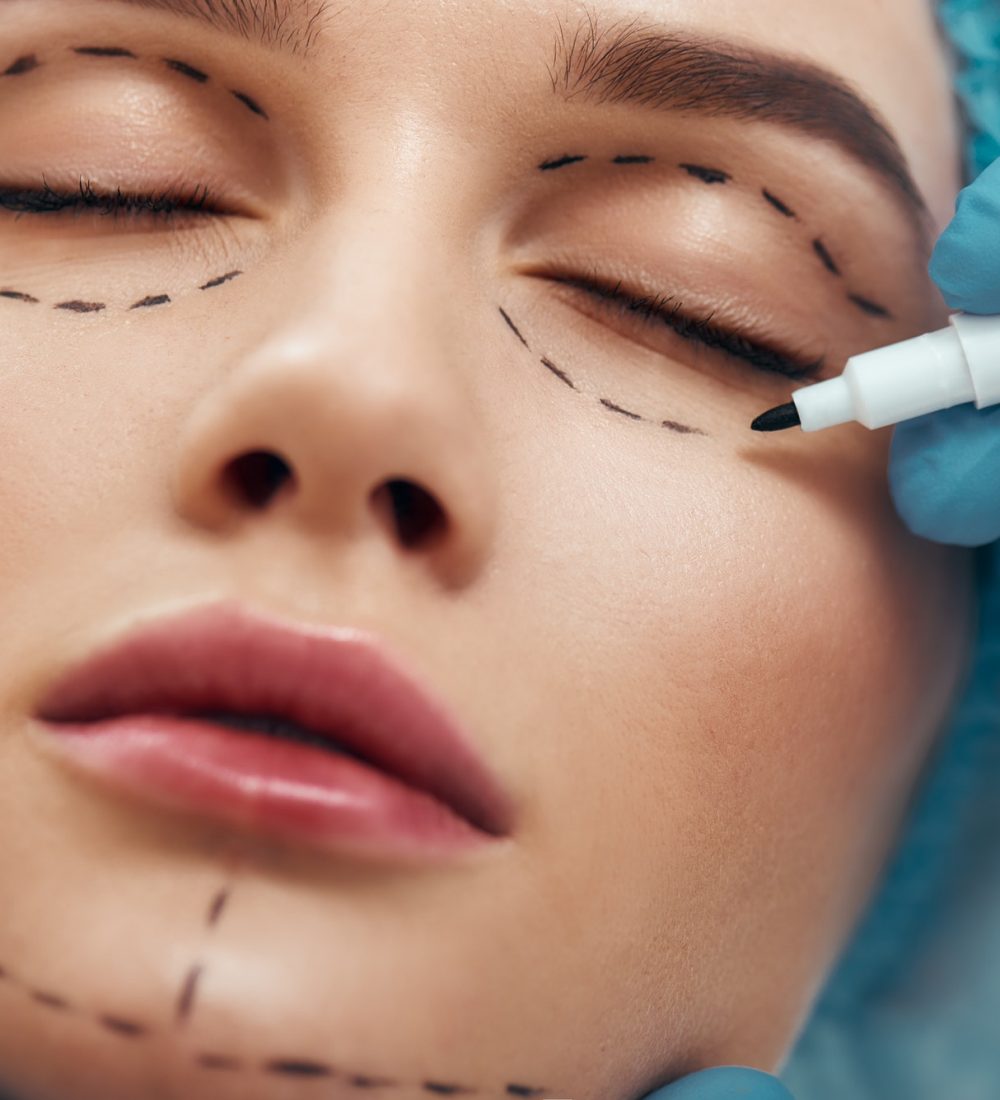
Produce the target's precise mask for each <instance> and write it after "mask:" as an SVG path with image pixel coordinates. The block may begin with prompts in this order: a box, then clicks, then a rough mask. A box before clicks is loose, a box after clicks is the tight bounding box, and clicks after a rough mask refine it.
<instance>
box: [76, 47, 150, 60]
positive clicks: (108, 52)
mask: <svg viewBox="0 0 1000 1100" xmlns="http://www.w3.org/2000/svg"><path fill="white" fill-rule="evenodd" d="M70 49H71V50H72V51H73V53H78V54H81V55H82V56H83V57H128V58H130V59H131V60H132V61H138V59H139V57H138V54H134V53H133V52H132V51H131V50H127V49H126V48H125V47H124V46H71V47H70Z"/></svg>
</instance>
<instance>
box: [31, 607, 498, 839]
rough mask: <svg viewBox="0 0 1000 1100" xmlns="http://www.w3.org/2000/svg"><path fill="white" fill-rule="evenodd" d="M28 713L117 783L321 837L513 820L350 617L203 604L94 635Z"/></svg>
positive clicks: (478, 829) (396, 835) (409, 833)
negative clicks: (105, 640)
mask: <svg viewBox="0 0 1000 1100" xmlns="http://www.w3.org/2000/svg"><path fill="white" fill-rule="evenodd" d="M36 717H37V718H38V719H39V725H38V730H39V736H40V743H41V744H42V745H43V747H44V748H45V749H46V750H48V751H50V752H52V753H53V754H55V755H56V756H58V757H60V758H62V759H63V760H65V761H66V762H67V763H69V764H70V765H72V766H75V767H78V768H80V769H82V770H83V771H86V772H88V773H89V774H91V775H93V776H97V777H98V778H101V779H103V780H105V781H106V782H108V783H110V784H111V785H112V786H115V787H118V788H120V789H126V790H128V791H129V792H131V793H133V794H138V795H141V796H143V797H144V798H147V799H149V800H150V801H153V802H156V803H159V804H160V805H166V806H171V807H173V808H175V809H178V810H183V811H185V812H187V813H195V814H197V815H200V816H204V817H209V818H212V819H215V820H223V821H228V822H231V823H233V824H236V825H238V826H240V827H241V828H251V829H253V830H262V831H264V832H268V833H274V834H277V835H281V836H285V837H290V838H292V839H296V840H304V841H305V842H306V843H310V844H319V845H320V846H323V847H328V848H339V849H345V850H351V851H365V852H366V853H368V854H376V853H378V852H382V853H383V854H400V853H405V854H410V855H413V854H415V853H417V852H418V851H420V852H422V853H423V854H425V855H428V854H430V855H434V854H436V855H441V854H449V853H454V852H455V851H456V850H458V849H464V848H467V847H468V846H469V845H470V844H482V843H488V842H490V841H496V840H498V839H500V838H503V837H505V836H507V835H509V833H510V830H511V829H512V826H513V816H512V804H511V802H510V800H509V798H508V796H507V794H506V792H504V791H503V789H502V788H501V786H500V784H499V782H498V781H497V780H496V779H495V777H494V776H493V775H492V774H491V772H490V771H489V770H488V769H487V767H486V766H485V764H484V763H483V762H482V761H481V760H480V759H479V757H478V756H477V754H476V753H475V752H474V750H473V749H472V747H471V743H470V741H469V739H468V738H467V736H466V735H465V733H464V732H463V731H462V730H461V729H460V728H459V726H458V724H457V722H456V720H455V719H454V718H453V717H452V716H451V715H450V714H449V712H448V711H447V709H446V708H445V707H444V705H443V704H442V703H441V702H440V701H438V700H436V699H434V698H433V697H432V696H431V694H430V692H429V691H427V690H426V689H425V688H423V687H422V686H421V685H419V683H418V682H417V681H416V680H415V679H414V678H413V677H411V676H410V675H408V674H407V673H405V672H404V671H403V670H402V668H401V667H400V666H399V665H398V664H397V662H396V661H392V660H390V659H389V658H388V656H387V655H386V654H385V652H384V648H383V647H382V646H381V645H380V644H379V643H378V642H377V641H376V640H375V639H373V638H372V637H370V636H368V635H366V634H364V633H362V632H360V631H358V630H355V629H352V628H336V627H303V626H301V625H298V624H291V623H287V622H283V621H280V620H278V619H276V618H274V617H270V616H262V615H259V614H250V613H249V612H247V611H245V610H242V609H240V608H239V607H235V606H233V605H228V604H223V605H215V606H210V607H208V608H205V609H202V610H201V611H198V612H195V613H193V614H189V615H187V616H184V617H183V618H178V619H172V620H167V621H163V622H159V623H157V624H154V625H153V626H152V627H147V628H146V629H145V630H142V631H140V632H137V633H135V634H133V635H131V636H129V637H128V638H126V639H125V640H124V641H123V642H121V643H119V644H117V645H115V646H112V647H108V648H103V649H101V650H99V651H98V652H97V653H96V654H95V655H93V656H91V657H90V658H89V659H87V660H85V661H83V662H82V663H81V664H80V665H78V666H76V667H75V668H73V669H71V670H70V671H69V672H68V673H66V674H65V675H64V676H62V677H61V678H60V679H59V680H58V681H57V682H56V683H55V684H54V685H53V686H52V688H51V689H50V690H49V691H48V693H47V694H46V695H45V697H44V698H43V699H42V701H41V702H40V704H39V705H38V707H37V709H36Z"/></svg>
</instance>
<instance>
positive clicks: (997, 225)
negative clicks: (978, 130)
mask: <svg viewBox="0 0 1000 1100" xmlns="http://www.w3.org/2000/svg"><path fill="white" fill-rule="evenodd" d="M930 273H931V278H932V279H933V280H934V282H936V283H937V285H938V287H939V288H940V289H941V293H942V294H943V295H944V298H945V301H946V302H947V303H948V305H949V306H950V307H951V308H952V309H960V310H964V311H965V312H966V313H1000V160H996V161H994V162H993V163H992V164H991V165H990V166H989V168H987V169H986V170H985V171H984V172H983V173H982V174H981V175H980V176H979V177H978V178H977V179H976V180H975V181H974V182H973V183H971V184H969V186H968V187H966V188H965V189H964V190H963V191H961V192H960V193H959V196H958V200H957V202H956V204H955V217H954V218H953V219H952V221H951V223H950V224H949V226H948V228H947V229H946V230H945V231H944V233H943V234H942V235H941V237H940V239H939V240H938V242H937V245H936V246H935V248H934V253H933V255H932V256H931V262H930Z"/></svg>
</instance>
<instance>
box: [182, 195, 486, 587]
mask: <svg viewBox="0 0 1000 1100" xmlns="http://www.w3.org/2000/svg"><path fill="white" fill-rule="evenodd" d="M376 224H377V223H376V222H375V221H373V222H372V223H371V224H369V225H367V226H366V225H365V223H364V219H362V218H360V217H355V218H354V219H353V220H352V225H353V230H352V240H353V242H354V243H353V245H352V244H351V243H350V242H346V241H344V240H343V239H341V240H340V241H339V242H338V247H336V248H333V247H330V248H328V249H326V250H325V249H324V248H323V245H322V241H320V240H317V239H316V238H315V237H314V238H313V246H311V247H312V248H313V251H312V252H310V253H309V254H308V255H304V256H302V257H300V262H299V263H298V264H297V265H296V267H295V274H294V277H289V278H288V279H287V280H286V281H284V282H283V283H282V284H281V290H280V292H279V294H278V296H277V298H276V297H275V280H274V277H273V276H271V275H267V276H263V275H261V276H259V280H260V282H261V283H262V284H266V285H262V286H260V287H258V288H255V287H254V282H253V275H252V273H250V274H249V275H248V276H247V277H245V282H244V286H243V288H241V289H242V290H243V293H244V296H245V298H244V300H246V297H252V296H253V295H254V293H255V289H256V290H257V292H258V293H260V294H261V295H262V296H263V293H264V292H265V291H266V292H267V295H268V296H269V300H270V302H271V305H270V306H269V307H268V310H267V314H268V316H269V317H271V316H273V317H277V318H280V320H278V321H276V322H268V321H257V320H254V319H252V317H250V316H247V317H246V318H245V319H244V320H243V321H242V322H241V321H240V319H239V318H238V317H234V318H233V325H234V330H235V331H236V332H240V333H247V332H249V333H252V335H248V336H244V337H242V340H243V344H244V346H243V349H242V350H241V351H239V352H237V353H236V354H235V355H234V356H233V357H232V358H231V359H230V360H229V361H228V362H227V363H225V364H223V365H222V366H219V367H216V370H217V373H218V383H217V384H216V385H214V386H212V387H210V388H209V389H208V390H207V391H206V392H205V393H204V394H203V396H202V397H201V399H200V400H199V401H198V402H197V403H196V405H195V407H194V408H193V410H192V411H191V414H190V416H189V417H188V419H187V420H186V422H185V423H184V427H183V430H182V432H181V437H180V439H179V442H178V449H177V453H176V459H175V461H174V463H173V466H172V470H173V477H172V485H171V495H172V498H173V505H174V509H175V511H176V513H177V514H178V515H179V516H180V517H181V518H182V519H183V520H184V521H185V522H187V523H189V524H192V525H195V526H197V527H200V528H202V529H205V530H209V531H212V532H214V533H216V534H218V533H223V532H229V533H234V532H237V531H241V530H242V531H245V530H246V529H247V527H248V525H249V526H250V527H251V528H253V529H258V528H260V527H261V526H262V525H283V526H284V527H285V528H286V529H292V530H293V531H295V532H297V534H298V535H300V536H301V537H303V538H309V539H313V540H317V539H318V540H326V541H327V542H328V543H330V544H331V545H333V544H339V545H341V547H343V546H344V545H349V546H350V547H351V548H352V549H353V550H357V548H358V547H361V546H369V547H370V546H372V545H375V544H378V545H379V546H380V550H384V549H385V547H386V546H388V547H389V548H390V550H391V551H392V553H393V554H394V555H396V556H399V557H402V556H406V557H408V558H410V559H412V558H414V557H417V558H418V559H420V560H421V561H422V562H423V563H424V564H425V565H426V568H427V569H429V570H430V571H431V572H433V573H434V574H435V575H436V577H437V578H438V580H439V581H440V582H442V583H443V584H445V585H447V586H453V585H458V584H465V583H468V582H469V581H470V579H471V578H472V577H473V576H475V574H476V573H477V572H478V570H479V569H480V568H481V567H482V565H483V564H484V562H485V561H486V559H487V557H488V555H489V551H490V548H491V544H492V539H493V535H494V527H495V512H494V507H495V501H496V492H495V479H496V471H495V463H494V461H493V460H492V457H491V454H490V446H489V442H488V440H489V434H488V432H486V431H484V425H483V423H482V417H481V415H480V412H481V403H480V401H479V400H478V397H477V392H476V388H475V385H474V381H473V379H472V377H471V375H470V372H469V363H470V362H471V361H472V359H471V355H470V352H469V348H468V345H469V338H470V335H471V334H469V333H468V332H467V331H466V332H464V333H463V329H462V326H461V325H460V324H458V323H456V310H455V306H454V296H453V295H452V294H449V293H448V292H447V291H446V289H445V288H446V284H447V282H448V279H447V277H446V276H444V275H442V276H441V278H437V277H428V274H427V266H428V264H430V265H431V266H432V267H433V266H434V264H435V259H434V256H433V253H434V248H433V247H431V246H428V247H423V246H421V245H419V244H418V242H417V241H416V240H412V239H411V241H410V245H409V246H407V245H405V244H404V243H402V240H403V238H404V237H405V235H400V234H398V233H396V234H388V233H385V232H384V231H379V230H378V229H377V228H376ZM366 228H367V229H369V230H370V232H366V231H365V230H366ZM328 243H330V242H328ZM324 253H325V255H335V256H336V258H335V259H333V260H325V259H322V258H320V257H322V256H323V255H324ZM442 262H443V261H442ZM421 271H422V272H423V275H422V276H421V275H420V274H419V273H420V272H421ZM437 274H438V272H434V275H435V276H437Z"/></svg>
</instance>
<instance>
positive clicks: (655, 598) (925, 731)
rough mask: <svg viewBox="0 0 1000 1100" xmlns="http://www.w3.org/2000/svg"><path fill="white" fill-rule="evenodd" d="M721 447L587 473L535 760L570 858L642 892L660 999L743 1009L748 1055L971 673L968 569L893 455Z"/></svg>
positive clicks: (621, 907)
mask: <svg viewBox="0 0 1000 1100" xmlns="http://www.w3.org/2000/svg"><path fill="white" fill-rule="evenodd" d="M708 448H709V445H708V444H705V445H704V446H703V447H702V449H701V451H700V452H699V455H698V458H697V459H695V458H694V457H692V456H693V455H694V452H693V450H690V449H689V450H688V451H687V452H682V451H680V450H675V451H674V452H673V458H672V461H671V462H670V463H669V465H668V463H667V462H666V461H665V462H664V466H663V470H662V472H661V473H660V474H658V475H657V477H658V484H657V485H656V486H655V488H654V487H653V486H651V485H650V484H649V483H646V484H643V485H641V486H636V482H635V470H636V463H635V461H634V459H635V456H634V454H633V455H632V470H631V475H632V476H631V479H630V478H629V475H628V472H627V470H626V467H627V466H628V465H629V463H628V462H626V461H624V460H622V461H621V464H620V466H619V464H618V460H616V459H614V458H610V457H609V452H604V458H605V467H604V469H603V472H602V476H601V479H600V487H599V488H598V487H595V486H596V484H597V478H596V476H595V477H594V478H593V479H592V480H591V481H590V482H589V484H588V485H587V490H586V491H584V490H583V489H582V488H581V490H580V492H579V493H578V495H577V496H576V502H577V510H576V513H575V519H576V521H577V528H576V530H575V533H574V534H573V535H572V537H570V536H567V537H566V539H565V540H564V541H563V543H562V544H561V545H560V558H559V572H558V574H556V573H555V572H553V574H552V576H550V577H549V578H548V581H549V586H548V588H549V591H548V592H547V591H546V589H545V588H544V587H543V586H542V585H540V584H538V585H534V586H533V587H532V591H533V592H534V593H535V595H536V603H535V605H534V608H533V611H532V615H534V616H537V615H539V614H541V613H545V614H546V618H547V619H548V618H561V621H562V623H563V630H564V632H565V635H564V637H563V639H562V645H561V646H560V648H559V649H558V650H556V651H555V652H556V653H557V654H558V656H557V657H556V658H555V659H554V658H553V656H552V652H553V650H551V649H550V650H549V655H548V656H547V658H545V659H544V660H543V659H542V656H541V654H539V667H542V668H544V669H545V676H546V689H547V690H546V694H547V699H548V702H547V703H546V706H547V707H550V708H551V713H550V715H549V716H548V717H549V720H550V721H551V724H552V728H553V729H555V730H557V731H558V732H557V733H556V734H555V735H554V736H553V737H552V739H551V741H552V747H551V748H550V749H547V750H545V751H546V752H551V759H548V760H545V761H544V762H543V763H542V764H541V765H540V769H539V774H541V775H544V776H545V783H546V794H547V796H551V803H550V805H551V806H552V807H558V814H559V815H561V816H559V817H558V819H557V816H556V810H555V809H552V810H551V811H547V812H548V813H551V814H552V816H551V817H549V818H547V819H546V822H545V828H546V829H547V830H549V831H550V836H551V838H552V839H553V842H554V844H555V845H556V846H559V845H565V846H566V847H567V848H568V849H572V851H567V852H566V853H564V855H565V858H566V862H567V863H570V862H571V861H573V860H574V859H576V860H577V861H578V865H579V866H580V867H584V866H586V867H587V868H592V867H595V866H600V867H602V868H603V870H604V872H608V871H609V870H613V878H614V881H615V883H616V892H617V893H616V896H619V897H620V898H622V899H625V898H630V899H632V900H628V901H626V900H621V901H619V902H618V903H616V904H617V906H618V912H617V915H616V920H617V921H618V923H619V925H620V926H621V927H622V929H623V932H624V933H625V934H623V936H622V942H623V943H624V942H626V941H629V939H630V937H631V942H633V943H634V944H636V945H639V946H637V947H635V948H627V947H622V949H621V950H622V952H623V954H624V955H625V956H629V954H630V952H637V953H638V954H637V955H636V956H635V957H633V958H632V959H631V963H632V965H634V966H636V967H638V968H639V969H640V970H641V971H642V973H644V974H650V975H651V979H650V980H651V993H650V996H651V997H653V998H654V999H655V1000H656V1001H657V1002H658V1003H660V1004H661V1005H662V1006H663V1008H664V1011H665V1012H666V1011H670V1009H669V1005H666V1004H664V997H665V996H666V994H665V993H664V992H663V990H664V989H666V988H668V987H669V988H670V989H672V990H673V992H672V994H671V996H673V997H674V998H675V999H676V1000H677V1001H678V1002H679V1003H681V1004H683V1007H684V1014H685V1018H687V1019H694V1018H697V1017H698V1016H699V1011H696V1010H704V1011H705V1012H707V1014H708V1015H707V1017H706V1018H709V1017H710V1018H711V1019H712V1020H714V1021H715V1024H717V1025H718V1026H717V1027H715V1029H714V1032H713V1034H715V1035H716V1036H718V1035H724V1034H726V1028H727V1026H730V1025H731V1027H732V1028H733V1029H734V1030H733V1033H734V1034H736V1033H737V1031H738V1033H739V1034H740V1035H741V1036H742V1037H743V1038H745V1039H747V1043H746V1045H744V1046H742V1047H740V1048H739V1049H736V1050H733V1049H729V1050H725V1051H720V1052H719V1054H720V1058H721V1060H729V1059H730V1057H731V1056H732V1055H733V1054H734V1053H735V1054H740V1053H742V1054H743V1055H745V1056H747V1058H748V1059H749V1058H753V1057H762V1056H767V1055H768V1054H770V1053H774V1050H775V1047H776V1045H777V1046H780V1043H781V1042H782V1041H783V1040H784V1038H786V1037H787V1033H788V1030H789V1029H790V1028H791V1027H792V1026H793V1023H794V1019H795V1016H796V1012H797V1011H798V1009H799V1008H801V1006H802V1003H803V998H804V997H805V996H806V995H807V993H808V991H810V990H811V988H812V982H813V981H814V979H815V978H816V976H817V975H818V974H819V973H820V971H821V970H822V969H823V967H824V965H825V964H826V963H827V962H828V961H829V960H830V958H831V953H832V952H833V951H835V950H836V949H837V947H838V946H839V944H840V942H842V939H843V937H844V936H845V935H846V933H847V930H848V928H849V925H850V923H851V921H852V919H853V917H854V916H855V915H856V913H857V911H858V909H859V907H860V906H861V904H862V903H863V901H864V899H865V898H866V896H867V894H868V892H869V890H870V888H871V885H872V882H873V879H874V876H875V875H876V873H877V871H878V869H879V867H880V865H881V861H882V859H883V858H884V855H885V853H886V850H887V847H888V845H889V844H890V842H891V840H892V836H893V831H894V829H895V827H896V825H897V823H898V819H899V815H900V813H901V810H902V808H903V806H904V804H905V799H906V796H907V795H908V793H909V791H910V789H911V787H912V784H913V782H914V779H915V776H916V774H917V773H918V770H919V766H920V763H921V761H922V759H923V758H924V756H925V754H926V752H927V750H928V746H929V743H930V740H931V738H932V737H933V735H934V733H935V732H936V730H937V728H938V726H939V724H940V722H941V718H942V715H943V713H944V711H945V709H946V707H947V705H948V702H949V700H950V698H951V694H952V692H953V690H954V687H955V684H956V681H957V679H958V677H959V675H960V671H961V668H962V665H963V660H964V652H965V638H966V631H967V629H968V623H969V613H970V612H969V598H970V588H969V582H970V573H969V567H968V559H967V556H966V555H964V554H962V553H958V552H953V551H949V550H945V549H943V548H939V547H934V546H932V545H930V544H928V543H922V542H920V541H918V540H916V539H913V538H912V537H911V536H909V535H908V534H906V532H905V531H904V530H903V529H902V527H901V526H900V525H899V523H898V521H896V519H895V518H894V516H893V515H892V513H891V509H890V505H889V502H888V498H887V496H886V495H885V492H884V486H883V485H881V484H880V483H879V480H878V477H877V475H876V474H875V473H872V472H869V476H868V477H867V480H866V479H865V478H860V477H859V478H854V479H852V480H850V481H848V480H845V481H844V483H843V484H841V485H839V486H838V485H836V484H833V483H832V482H831V483H828V484H825V485H823V486H822V487H820V486H818V485H817V484H816V483H814V482H811V481H809V480H808V479H806V480H797V479H793V478H788V479H786V478H782V477H780V476H778V475H777V473H776V472H775V471H774V470H773V469H771V468H766V467H765V468H761V469H754V468H753V467H752V466H748V465H745V464H743V463H740V462H737V461H735V460H734V459H733V458H732V456H731V455H730V456H724V455H723V456H718V453H717V452H716V457H715V458H713V457H712V456H711V453H710V452H709V451H708ZM706 454H707V457H706ZM877 468H878V463H877V462H873V463H872V470H877ZM623 485H625V486H630V488H628V489H626V490H624V493H623V489H622V486H623ZM623 495H624V496H625V497H626V498H627V499H625V501H624V502H623ZM654 501H655V505H654V504H653V503H652V502H654ZM583 530H586V532H587V535H588V536H589V537H584V536H583V534H581V531H583ZM553 576H557V577H558V579H557V580H556V581H555V582H553V579H552V577H553ZM553 583H555V584H556V585H557V586H558V591H559V594H560V597H561V600H560V606H559V608H558V609H556V608H546V607H545V601H547V599H548V598H549V593H550V592H551V590H552V587H553ZM547 640H548V641H549V642H550V644H551V639H550V638H549V639H547ZM568 760H569V761H572V769H571V772H570V771H569V770H568V769H567V766H566V762H567V761H568ZM560 865H563V864H560ZM640 902H641V904H640ZM630 921H631V922H633V924H632V925H631V926H630V925H629V922H630ZM665 928H669V930H670V931H669V935H667V934H666V933H663V929H665ZM723 929H724V930H725V934H724V935H723V934H722V930H723ZM655 930H659V931H656V935H657V936H658V937H665V940H664V945H663V948H662V950H661V951H658V954H657V958H656V961H655V964H654V965H653V970H654V971H655V975H653V974H652V972H651V971H650V969H649V966H650V962H649V956H648V953H647V948H646V947H643V946H641V945H643V944H647V945H648V942H649V936H650V934H651V933H653V932H654V931H655ZM624 965H625V966H626V967H627V966H628V965H629V964H628V963H627V962H626V963H625V964H624ZM684 975H687V976H688V977H685V976H684ZM689 981H690V983H692V984H690V985H688V984H686V983H688V982H689ZM733 988H740V989H741V990H743V991H744V994H745V996H744V997H742V998H740V999H738V1004H737V1003H736V1001H734V1000H733V998H732V996H731V993H732V989H733ZM758 1010H760V1011H759V1012H758ZM741 1013H742V1014H743V1016H742V1017H740V1014H741ZM758 1015H759V1016H760V1018H761V1019H764V1020H766V1021H767V1023H766V1024H764V1023H761V1024H760V1025H759V1026H760V1028H761V1029H763V1031H760V1032H758V1031H756V1030H755V1028H757V1026H758V1025H757V1023H756V1022H755V1018H756V1017H757V1016H758ZM750 1017H754V1018H750ZM764 1032H766V1034H764ZM755 1040H759V1041H758V1042H756V1045H754V1041H755ZM762 1051H764V1052H765V1054H763V1055H762ZM737 1060H739V1059H737ZM754 1064H757V1063H754ZM760 1064H764V1063H760Z"/></svg>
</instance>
